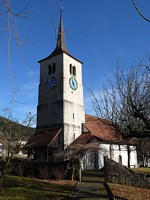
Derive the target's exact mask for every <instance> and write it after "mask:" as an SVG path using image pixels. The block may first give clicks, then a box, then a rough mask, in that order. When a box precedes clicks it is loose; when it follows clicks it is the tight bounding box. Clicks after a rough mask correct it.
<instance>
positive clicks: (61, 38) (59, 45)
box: [49, 10, 71, 57]
mask: <svg viewBox="0 0 150 200" xmlns="http://www.w3.org/2000/svg"><path fill="white" fill-rule="evenodd" d="M61 52H65V53H67V54H68V55H70V56H71V54H70V53H69V51H68V50H67V48H66V42H65V31H64V27H63V21H62V10H61V11H60V22H59V28H58V35H57V42H56V48H55V50H54V51H53V52H52V53H51V54H50V56H49V57H52V56H54V55H56V54H59V53H61Z"/></svg>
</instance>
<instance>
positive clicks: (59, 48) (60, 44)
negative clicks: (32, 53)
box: [39, 15, 82, 63]
mask: <svg viewBox="0 0 150 200" xmlns="http://www.w3.org/2000/svg"><path fill="white" fill-rule="evenodd" d="M60 53H66V54H67V55H69V56H71V57H72V58H74V59H75V60H77V61H79V60H78V59H76V58H75V57H73V56H72V55H71V54H70V53H69V51H68V50H67V48H66V42H65V31H64V27H63V22H62V15H60V23H59V29H58V35H57V43H56V48H55V49H54V51H53V52H52V53H51V54H50V55H49V56H48V57H46V58H44V59H42V60H39V63H40V62H42V61H44V60H46V59H48V58H51V57H53V56H55V55H57V54H60ZM79 62H80V63H82V62H81V61H79Z"/></svg>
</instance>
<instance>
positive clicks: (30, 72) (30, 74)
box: [25, 70, 39, 77]
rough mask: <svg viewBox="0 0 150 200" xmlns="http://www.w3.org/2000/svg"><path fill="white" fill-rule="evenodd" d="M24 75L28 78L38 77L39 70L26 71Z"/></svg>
mask: <svg viewBox="0 0 150 200" xmlns="http://www.w3.org/2000/svg"><path fill="white" fill-rule="evenodd" d="M25 74H26V76H29V77H33V76H38V75H39V70H36V71H32V70H28V71H26V72H25Z"/></svg>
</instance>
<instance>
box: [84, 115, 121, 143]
mask: <svg viewBox="0 0 150 200" xmlns="http://www.w3.org/2000/svg"><path fill="white" fill-rule="evenodd" d="M83 126H84V127H85V128H86V129H87V130H88V131H89V132H90V133H91V136H95V137H97V138H99V139H100V140H102V141H110V142H121V141H122V140H123V138H122V137H121V136H120V135H119V134H118V131H117V129H116V128H115V126H114V125H113V124H112V122H111V121H109V120H105V119H102V118H98V117H95V116H92V115H88V114H86V115H85V124H83Z"/></svg>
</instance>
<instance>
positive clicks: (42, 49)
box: [0, 0, 150, 120]
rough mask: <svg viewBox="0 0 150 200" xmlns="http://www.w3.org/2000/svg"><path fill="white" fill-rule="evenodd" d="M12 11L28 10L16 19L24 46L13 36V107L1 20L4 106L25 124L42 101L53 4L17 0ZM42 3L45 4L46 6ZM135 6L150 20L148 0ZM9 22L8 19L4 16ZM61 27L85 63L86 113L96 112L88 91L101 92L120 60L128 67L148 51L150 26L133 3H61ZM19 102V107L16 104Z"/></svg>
mask: <svg viewBox="0 0 150 200" xmlns="http://www.w3.org/2000/svg"><path fill="white" fill-rule="evenodd" d="M10 2H11V6H12V10H13V11H14V12H18V11H20V10H22V9H24V7H26V5H28V7H27V9H28V10H29V11H31V12H29V14H28V18H17V19H16V26H17V30H18V33H19V35H20V38H21V40H22V41H23V44H22V46H21V47H18V46H17V45H16V42H15V39H14V34H13V32H12V33H11V43H10V45H11V46H10V66H11V73H12V81H13V87H14V88H15V89H16V91H17V92H16V93H15V94H14V99H15V102H14V103H13V104H10V100H11V97H12V93H11V89H10V81H9V73H8V55H7V51H8V50H7V40H8V33H7V24H6V23H7V21H6V18H4V20H3V23H2V20H0V28H2V27H3V30H2V31H0V53H1V56H0V62H1V67H0V69H1V78H0V107H1V108H2V107H12V110H13V114H14V116H15V117H17V118H18V119H20V120H22V119H23V118H24V117H25V113H27V112H32V113H36V106H37V102H38V81H39V64H38V60H40V59H42V58H45V57H46V56H48V55H49V54H50V53H51V52H52V51H53V50H54V48H55V45H56V38H55V30H54V19H53V12H52V1H51V0H44V1H42V0H38V1H37V0H32V1H31V0H21V1H20V0H15V1H12V0H10ZM43 2H44V3H43ZM136 3H137V6H138V7H139V8H140V9H141V11H142V12H143V13H144V15H145V16H146V17H149V18H150V14H149V10H150V1H149V0H136ZM59 4H60V3H59V0H54V11H55V19H56V27H58V24H59V10H60V9H59V8H60V6H59ZM5 17H6V16H5ZM63 23H64V28H65V32H66V44H67V49H68V50H69V52H70V53H71V54H72V55H73V56H74V57H76V58H77V59H79V60H81V61H83V63H84V64H83V85H84V97H85V110H86V112H87V113H93V110H92V106H91V100H90V96H89V94H88V92H87V91H86V88H85V86H86V87H89V88H91V89H92V90H93V91H95V92H97V91H98V90H101V89H102V86H103V85H107V80H106V78H105V75H104V74H106V75H107V76H108V77H109V78H110V79H111V77H112V70H114V69H115V67H116V60H117V58H118V57H119V59H120V61H121V62H122V63H124V66H125V67H126V68H128V67H129V66H130V65H132V64H134V63H135V61H136V60H137V58H138V57H142V56H144V55H145V53H147V54H149V51H150V23H148V22H146V21H144V20H143V19H142V18H141V17H140V16H139V15H138V13H137V12H136V10H135V9H134V8H133V5H132V3H131V0H124V1H123V0H113V1H110V0H93V1H91V0H63ZM17 102H19V103H17Z"/></svg>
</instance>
